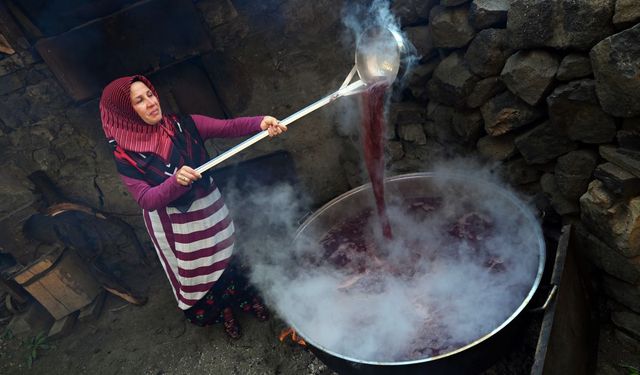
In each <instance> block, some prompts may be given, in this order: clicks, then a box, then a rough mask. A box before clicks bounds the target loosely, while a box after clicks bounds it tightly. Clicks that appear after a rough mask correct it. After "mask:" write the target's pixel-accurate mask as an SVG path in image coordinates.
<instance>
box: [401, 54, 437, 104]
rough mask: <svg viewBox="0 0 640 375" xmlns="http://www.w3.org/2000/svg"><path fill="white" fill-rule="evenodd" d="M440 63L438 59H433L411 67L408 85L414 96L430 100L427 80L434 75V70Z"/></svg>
mask: <svg viewBox="0 0 640 375" xmlns="http://www.w3.org/2000/svg"><path fill="white" fill-rule="evenodd" d="M439 63H440V60H438V59H431V60H429V61H427V62H426V63H423V64H418V65H416V66H414V67H413V68H412V69H411V72H410V73H409V75H408V83H407V87H408V88H409V91H411V94H412V95H413V97H414V98H416V99H418V100H420V101H423V102H426V101H428V100H429V97H428V95H427V82H429V80H430V79H431V77H432V76H433V72H434V71H435V70H436V67H437V66H438V64H439Z"/></svg>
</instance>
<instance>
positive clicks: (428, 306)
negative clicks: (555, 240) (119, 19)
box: [228, 170, 541, 362]
mask: <svg viewBox="0 0 640 375" xmlns="http://www.w3.org/2000/svg"><path fill="white" fill-rule="evenodd" d="M458 172H463V171H460V170H459V171H458ZM419 185H420V186H422V187H421V188H420V189H418V190H423V191H422V192H420V193H418V194H417V195H411V194H408V195H404V196H400V195H393V194H395V193H394V189H393V188H390V189H388V190H389V194H391V195H390V196H388V197H387V201H388V203H389V208H388V209H389V215H390V218H391V222H392V225H393V231H394V240H393V241H392V242H391V243H390V244H389V245H388V246H387V247H386V248H384V249H378V255H379V258H380V260H382V261H383V262H384V264H386V265H388V266H390V267H391V268H392V269H395V270H400V272H396V273H394V272H390V271H388V270H389V268H384V267H382V268H381V267H379V260H378V259H375V260H374V259H371V258H368V257H366V256H365V258H367V259H365V261H366V267H365V268H366V269H367V271H366V272H365V275H366V277H364V278H363V279H362V280H363V282H362V284H361V285H360V286H355V287H349V288H344V287H343V286H344V284H345V281H346V280H349V279H350V278H352V277H353V276H354V274H353V272H349V271H348V270H346V269H341V268H340V267H336V266H334V265H332V264H330V263H328V262H321V263H317V262H310V261H309V259H312V258H315V259H318V258H323V257H324V254H325V252H326V250H325V249H324V248H323V246H322V245H321V244H320V240H321V239H322V237H323V234H318V233H312V232H313V231H309V234H312V236H309V237H308V236H306V235H305V234H306V232H304V231H303V232H302V233H301V235H299V236H298V238H296V240H295V244H292V243H291V242H290V240H291V236H290V234H291V233H293V232H294V231H295V229H296V228H297V226H298V224H297V219H298V218H299V215H300V211H301V210H299V207H298V205H297V203H296V202H298V201H299V197H297V196H295V195H296V194H294V193H295V190H294V189H293V188H291V187H287V186H278V187H275V188H272V189H270V191H265V189H262V190H261V191H258V192H257V193H256V194H253V195H251V196H249V197H246V196H245V197H242V200H241V201H242V204H244V205H248V206H252V207H253V208H252V209H251V211H252V212H253V213H252V214H251V215H250V220H246V222H244V223H243V225H241V224H240V223H239V224H238V227H239V228H241V229H239V230H241V231H242V233H244V234H242V233H239V242H240V246H241V248H242V249H243V251H242V256H243V258H244V259H245V261H246V262H248V263H249V264H251V266H252V268H253V273H252V276H251V278H252V281H253V282H254V283H255V284H256V285H257V286H258V287H259V289H260V290H261V292H262V293H263V294H264V296H265V297H266V299H267V301H268V303H269V305H270V306H271V307H272V308H274V309H276V310H277V312H278V314H279V315H280V316H281V317H282V318H283V319H284V320H285V321H287V322H288V323H289V324H291V325H293V326H294V327H295V328H296V329H297V330H298V331H299V333H300V334H301V335H302V336H303V337H304V338H305V339H307V340H308V341H310V342H311V343H312V344H314V345H316V346H320V347H322V348H323V349H328V350H330V351H332V352H334V353H338V354H341V355H343V356H346V357H349V358H354V359H357V360H361V361H382V362H397V361H408V360H416V359H422V358H428V357H432V356H435V355H439V354H445V353H447V352H449V351H452V350H455V349H457V348H459V347H462V346H464V345H467V344H469V343H472V342H473V341H475V340H478V339H480V338H482V337H483V336H485V335H487V334H489V333H491V332H492V331H493V330H495V329H496V328H497V327H499V326H500V325H501V324H503V323H504V322H505V320H507V319H508V318H509V317H510V316H511V315H512V314H513V313H514V312H515V311H516V310H517V309H518V308H520V307H521V305H522V304H523V302H524V301H525V299H526V298H527V296H528V294H529V293H530V291H531V288H532V286H533V283H534V281H535V279H536V276H537V271H538V265H539V262H540V255H541V254H540V231H539V228H538V227H537V226H538V224H537V223H536V222H535V220H534V219H533V216H532V215H531V214H530V213H528V210H527V208H526V207H525V206H524V205H522V204H521V203H518V201H517V200H516V198H515V196H514V195H513V194H512V193H509V192H507V191H506V190H505V189H503V188H501V187H499V186H498V185H496V184H494V183H490V182H484V181H483V180H480V179H478V178H476V177H467V176H465V177H463V178H461V177H460V176H457V177H456V176H454V177H447V176H446V175H444V174H439V175H437V177H429V178H424V179H422V181H421V182H420V184H419ZM425 186H426V187H427V188H426V190H424V187H425ZM362 194H363V195H369V194H371V192H370V190H365V191H363V192H362ZM236 198H237V197H236ZM236 198H234V197H231V199H228V201H229V206H230V207H232V208H233V207H234V206H235V205H236V203H237V202H238V201H237V200H236ZM413 198H437V199H439V202H440V203H439V205H438V207H439V208H437V209H436V210H435V211H431V212H429V213H428V214H427V215H426V216H425V215H422V216H420V217H419V218H416V216H415V215H410V214H407V210H406V207H407V202H408V201H409V202H410V201H411V200H412V199H413ZM367 201H368V202H369V203H370V207H374V206H373V202H371V200H367V199H365V202H367ZM344 203H345V206H349V204H348V203H349V202H344ZM360 209H364V207H361V208H360ZM470 212H478V213H481V214H482V215H485V216H486V217H487V218H488V219H489V220H490V221H491V222H492V226H491V229H490V230H487V231H485V232H486V233H485V232H481V236H482V237H481V239H480V240H479V241H478V242H477V243H475V244H474V242H473V241H468V240H459V239H456V238H455V237H454V236H452V235H451V234H450V228H451V225H452V223H455V222H457V221H458V220H459V219H460V218H461V217H463V216H464V215H465V214H468V213H470ZM358 213H359V210H356V209H353V208H350V207H345V210H344V212H343V216H342V220H348V219H349V218H353V217H354V216H356V215H357V214H358ZM242 221H245V220H242ZM331 224H332V225H334V226H338V227H339V226H340V225H341V222H340V221H333V222H332V223H331ZM368 226H369V228H368V230H369V231H370V232H371V234H370V235H369V236H368V237H367V241H369V242H371V243H373V242H376V241H374V240H373V239H374V238H376V237H379V235H377V234H376V233H377V232H379V230H378V228H377V223H376V222H375V220H374V221H372V222H371V223H370V224H369V225H368ZM325 229H326V231H328V230H329V229H330V228H328V227H327V228H325ZM326 231H325V233H326ZM478 243H479V244H480V245H478ZM478 249H480V250H478ZM416 250H418V251H419V252H421V254H422V256H421V257H420V259H417V260H416V259H415V257H413V258H412V253H415V252H416ZM485 253H490V254H491V257H492V259H495V260H496V261H498V262H499V263H500V264H501V265H502V266H503V268H502V270H501V271H500V272H492V269H491V268H490V267H489V266H488V265H487V264H486V257H484V256H478V254H485ZM408 270H410V273H409V271H408Z"/></svg>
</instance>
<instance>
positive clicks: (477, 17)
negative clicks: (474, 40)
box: [469, 0, 509, 30]
mask: <svg viewBox="0 0 640 375" xmlns="http://www.w3.org/2000/svg"><path fill="white" fill-rule="evenodd" d="M508 11H509V0H473V2H472V3H471V5H470V6H469V23H471V26H473V27H474V28H475V29H476V30H481V29H488V28H490V27H504V26H506V24H507V12H508Z"/></svg>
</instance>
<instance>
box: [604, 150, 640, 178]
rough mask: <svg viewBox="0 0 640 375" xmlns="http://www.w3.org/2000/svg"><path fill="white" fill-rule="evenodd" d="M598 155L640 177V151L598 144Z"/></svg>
mask: <svg viewBox="0 0 640 375" xmlns="http://www.w3.org/2000/svg"><path fill="white" fill-rule="evenodd" d="M598 150H599V152H600V156H602V157H603V158H604V159H606V160H607V161H610V162H611V163H613V164H615V165H617V166H619V167H621V168H624V169H625V170H626V171H628V172H629V173H631V174H633V175H634V176H636V177H640V152H637V151H631V150H624V149H619V148H615V147H613V146H600V147H599V148H598Z"/></svg>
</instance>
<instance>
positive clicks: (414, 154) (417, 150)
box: [402, 142, 432, 161]
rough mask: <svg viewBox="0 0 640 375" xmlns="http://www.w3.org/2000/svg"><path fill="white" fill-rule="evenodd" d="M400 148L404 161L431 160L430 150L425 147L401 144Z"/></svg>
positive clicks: (407, 143)
mask: <svg viewBox="0 0 640 375" xmlns="http://www.w3.org/2000/svg"><path fill="white" fill-rule="evenodd" d="M402 148H403V149H404V154H405V159H413V160H420V161H427V160H430V159H432V157H431V150H430V149H429V147H428V146H426V145H419V144H417V143H409V142H403V143H402Z"/></svg>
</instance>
